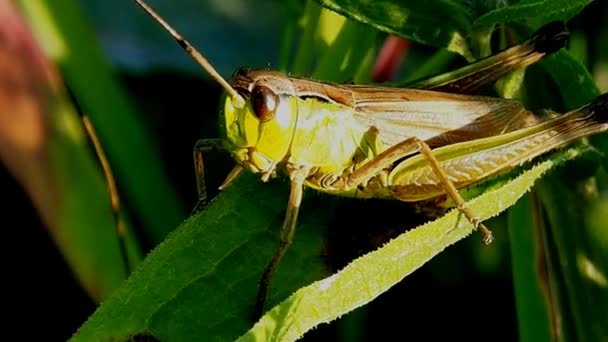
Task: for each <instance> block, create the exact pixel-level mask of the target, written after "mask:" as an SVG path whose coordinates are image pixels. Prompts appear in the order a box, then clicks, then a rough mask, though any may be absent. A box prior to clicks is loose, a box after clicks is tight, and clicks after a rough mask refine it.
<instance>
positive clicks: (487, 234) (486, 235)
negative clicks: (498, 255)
mask: <svg viewBox="0 0 608 342" xmlns="http://www.w3.org/2000/svg"><path fill="white" fill-rule="evenodd" d="M477 229H478V230H479V231H480V232H481V234H483V238H482V239H481V241H483V243H484V244H485V245H489V244H491V243H492V241H494V235H493V234H492V231H491V230H490V229H488V227H486V226H485V225H484V224H483V223H480V224H479V226H478V227H477Z"/></svg>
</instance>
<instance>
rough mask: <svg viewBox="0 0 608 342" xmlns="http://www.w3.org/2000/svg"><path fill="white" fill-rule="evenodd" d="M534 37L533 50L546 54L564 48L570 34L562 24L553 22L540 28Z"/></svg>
mask: <svg viewBox="0 0 608 342" xmlns="http://www.w3.org/2000/svg"><path fill="white" fill-rule="evenodd" d="M535 37H536V38H535V39H534V47H535V50H536V51H538V52H542V53H546V54H547V53H552V52H556V51H557V50H559V49H561V48H563V47H565V46H566V44H567V43H568V40H569V38H570V32H569V31H568V28H567V27H566V24H565V23H564V22H561V21H555V22H552V23H549V24H547V25H545V26H543V27H541V28H540V29H539V30H538V31H537V32H536V35H535Z"/></svg>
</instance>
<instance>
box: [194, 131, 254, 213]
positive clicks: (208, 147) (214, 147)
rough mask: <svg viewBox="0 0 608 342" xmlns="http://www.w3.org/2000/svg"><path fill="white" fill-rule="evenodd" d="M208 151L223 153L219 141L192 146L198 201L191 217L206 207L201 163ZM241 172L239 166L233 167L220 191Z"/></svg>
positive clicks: (212, 140) (202, 141)
mask: <svg viewBox="0 0 608 342" xmlns="http://www.w3.org/2000/svg"><path fill="white" fill-rule="evenodd" d="M210 151H225V148H224V145H223V144H222V140H221V139H202V140H198V141H197V142H196V145H195V146H194V172H195V173H196V189H197V191H198V201H197V202H196V205H195V206H194V208H193V209H192V215H194V214H196V213H197V212H199V211H201V210H202V209H203V208H205V206H207V186H206V182H205V164H204V162H203V154H205V153H208V152H210ZM242 171H243V167H242V166H240V165H237V166H235V167H234V168H233V169H232V171H230V173H229V174H228V176H227V177H226V180H224V182H223V183H222V185H220V186H219V189H220V190H224V189H225V188H226V187H227V186H228V185H230V183H232V181H233V180H235V179H236V178H237V177H238V176H239V175H240V174H241V172H242Z"/></svg>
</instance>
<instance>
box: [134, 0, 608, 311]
mask: <svg viewBox="0 0 608 342" xmlns="http://www.w3.org/2000/svg"><path fill="white" fill-rule="evenodd" d="M135 1H136V2H137V4H139V5H140V6H141V7H142V8H143V9H144V10H145V11H146V12H148V14H150V15H151V16H152V17H153V18H154V19H155V20H156V21H158V22H159V23H160V24H161V25H162V26H163V27H164V28H165V29H166V30H167V31H168V32H169V33H170V34H171V36H172V37H173V38H174V39H175V40H176V41H177V42H178V43H179V45H181V46H182V48H184V49H185V50H186V52H187V53H189V54H190V55H191V56H192V57H194V59H195V60H196V61H197V62H198V63H199V64H200V65H201V66H202V67H203V68H204V69H205V70H206V71H207V72H208V73H209V74H210V75H211V76H212V77H213V78H214V79H215V80H216V81H217V82H218V83H219V84H220V85H221V86H222V87H223V88H224V90H225V91H226V93H227V95H228V96H227V97H226V100H225V103H224V110H223V112H222V118H221V120H222V121H223V123H224V127H225V131H224V133H225V139H223V140H222V141H217V140H201V141H199V142H198V143H197V145H196V147H195V152H194V156H195V167H196V170H197V176H198V186H199V194H200V198H201V200H200V201H199V203H202V202H204V199H205V188H204V176H203V175H204V172H203V162H202V154H203V152H205V151H207V150H209V149H212V148H218V147H220V146H222V147H223V148H224V149H225V150H227V151H228V152H229V153H230V154H231V155H232V157H233V158H234V159H235V161H236V162H237V163H238V166H237V167H235V168H234V169H233V171H232V172H231V173H230V174H229V175H228V177H227V180H226V181H225V182H224V184H222V186H221V187H220V188H224V187H226V186H227V185H228V184H230V182H231V181H232V180H233V179H234V178H235V177H237V176H238V174H240V173H241V172H242V171H243V170H248V171H250V172H253V173H255V174H257V175H259V176H260V178H261V179H262V181H268V180H269V179H271V178H273V177H275V176H277V174H278V173H279V172H281V173H284V174H286V175H287V176H288V177H289V180H290V195H289V200H288V204H287V210H286V215H285V219H284V222H283V226H282V231H281V238H280V244H279V247H278V250H277V251H276V253H275V255H274V257H273V258H272V260H271V261H270V262H269V264H268V266H267V267H266V269H265V271H264V274H263V275H262V278H261V280H260V285H259V291H258V296H257V301H256V313H257V314H261V311H262V309H263V305H264V302H265V298H266V292H267V289H268V286H269V284H270V281H271V278H272V275H273V273H274V271H275V270H276V268H277V266H278V265H279V263H280V261H281V259H282V257H283V256H284V254H285V253H286V251H287V249H288V247H289V245H290V243H291V241H292V239H293V236H294V232H295V226H296V223H297V218H298V212H299V208H300V205H301V202H302V195H303V188H304V187H308V188H312V189H315V190H318V191H322V192H326V193H330V194H335V195H340V196H350V197H357V198H385V199H396V200H400V201H405V202H412V203H419V202H424V201H430V200H433V199H437V198H441V197H442V196H443V197H446V196H447V198H448V199H449V200H451V201H452V202H453V203H452V204H453V205H454V206H456V207H457V208H458V210H460V212H461V213H462V214H463V215H464V217H466V219H467V220H468V221H469V222H470V223H471V224H472V225H473V226H474V227H475V228H476V229H477V230H479V231H480V232H481V233H482V235H483V242H484V243H486V244H489V243H490V242H491V241H492V239H493V238H492V233H491V231H490V230H489V229H488V228H487V227H486V226H485V225H484V224H483V223H482V222H480V220H479V219H478V218H477V217H476V216H475V213H473V212H472V211H471V210H469V209H468V208H467V206H466V203H465V201H464V199H463V198H462V197H461V195H460V194H459V192H458V189H463V188H466V187H469V186H472V185H476V184H479V183H481V182H484V181H487V180H489V179H491V178H492V177H493V176H496V175H498V174H499V173H502V172H505V171H508V170H511V169H513V168H514V167H516V166H518V165H521V164H523V163H526V162H529V161H531V160H533V159H534V158H536V157H538V156H540V155H542V154H545V153H547V152H549V151H552V150H554V149H557V148H559V147H562V146H564V145H566V144H568V143H570V142H572V141H574V140H577V139H579V138H581V137H585V136H589V135H592V134H597V133H601V132H605V131H606V130H608V94H604V95H602V96H600V97H598V98H597V99H596V100H594V101H593V102H591V103H589V104H587V105H586V106H583V107H581V108H578V109H576V110H573V111H570V112H568V113H566V114H564V115H559V114H558V113H555V112H553V111H550V110H541V111H530V110H527V109H526V108H524V107H523V106H522V104H521V103H519V102H517V101H514V100H506V99H501V98H494V97H484V96H474V95H463V94H462V93H469V92H473V91H475V90H477V89H479V88H480V87H482V86H484V85H487V84H491V83H493V82H494V81H496V80H497V79H498V78H500V77H501V76H503V75H504V74H506V73H508V72H510V71H513V70H515V69H517V68H522V67H525V66H528V65H530V64H532V63H534V62H536V61H538V60H540V59H541V58H542V57H544V56H545V55H546V54H548V53H551V52H554V51H557V50H559V49H560V48H562V47H563V46H564V45H565V43H566V41H567V38H568V33H567V31H566V29H565V27H564V25H563V24H560V23H553V24H549V25H547V26H545V27H543V28H541V29H540V30H539V31H538V32H537V33H536V34H535V35H534V36H533V37H531V38H530V39H528V40H526V41H524V42H523V43H520V44H518V45H515V46H512V47H511V48H508V49H505V50H503V51H502V52H499V53H498V54H496V55H494V56H490V57H487V58H485V59H482V60H480V61H478V62H475V63H473V64H472V65H469V66H467V67H464V68H462V69H460V70H457V71H456V72H454V73H451V76H450V78H449V79H445V77H442V76H438V77H435V78H431V79H429V80H428V81H427V82H425V83H421V84H419V85H418V86H417V88H407V89H404V88H393V87H379V86H364V85H342V84H333V83H325V82H317V81H313V80H309V79H303V78H295V77H291V76H287V75H285V74H282V73H280V72H275V71H268V70H248V69H240V70H238V71H237V72H236V73H235V74H234V76H233V78H232V81H231V82H230V83H228V82H227V81H226V80H224V79H223V78H222V77H221V76H220V75H219V74H218V73H217V72H216V71H215V69H214V68H213V67H212V66H211V64H210V63H209V62H208V61H207V60H206V59H205V58H204V57H203V56H202V55H201V54H200V53H199V52H198V51H197V50H196V49H195V48H194V47H193V46H192V45H191V44H190V43H189V42H188V41H187V40H185V39H184V38H183V37H182V36H181V35H180V34H179V33H177V32H176V31H175V30H174V29H173V28H172V27H171V26H170V25H169V24H168V23H166V22H165V21H164V20H163V19H162V18H161V17H160V16H159V15H158V14H156V12H154V10H153V9H152V8H150V7H149V6H148V5H147V4H145V3H144V2H143V1H142V0H135ZM454 75H457V76H456V77H454ZM419 88H432V89H433V90H423V89H419ZM439 90H441V91H439ZM454 92H457V93H461V94H455V93H454Z"/></svg>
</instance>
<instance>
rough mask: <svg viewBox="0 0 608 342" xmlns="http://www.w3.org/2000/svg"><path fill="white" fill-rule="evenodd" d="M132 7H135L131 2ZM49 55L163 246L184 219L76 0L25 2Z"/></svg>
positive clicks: (127, 194) (122, 183)
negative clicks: (170, 233)
mask: <svg viewBox="0 0 608 342" xmlns="http://www.w3.org/2000/svg"><path fill="white" fill-rule="evenodd" d="M128 5H134V4H132V3H128ZM21 6H22V8H23V11H24V13H26V14H27V16H28V17H29V20H30V24H31V27H32V30H33V31H34V34H35V35H36V37H37V39H38V41H40V42H41V43H42V45H43V48H44V49H45V53H46V54H47V55H49V56H50V57H51V58H53V59H54V60H55V63H57V64H58V65H59V67H60V68H61V71H62V74H63V75H64V78H65V80H66V82H67V83H68V84H69V86H70V89H71V90H72V92H73V94H74V96H75V97H76V99H77V100H78V102H79V105H80V106H81V107H82V110H83V111H84V112H85V113H86V114H87V115H88V116H89V117H90V118H91V121H92V123H93V125H94V126H95V129H96V131H97V134H98V135H99V139H100V140H101V142H102V144H103V146H104V149H105V150H106V153H107V154H108V158H109V160H110V163H111V165H112V167H113V171H114V174H115V177H116V178H117V182H118V183H119V186H121V189H124V194H123V195H124V197H125V202H131V203H133V206H134V207H135V208H136V210H137V211H138V213H139V214H140V216H141V220H142V221H143V223H144V227H145V229H146V230H148V231H149V233H150V236H152V237H153V238H154V239H155V240H157V241H160V240H162V238H163V237H164V236H165V235H166V234H167V232H168V231H169V229H171V228H172V227H175V225H176V224H177V222H178V220H179V219H180V218H181V217H183V216H184V209H183V207H182V205H181V203H180V201H179V200H178V196H177V194H176V193H175V191H174V190H173V188H172V187H171V183H170V182H169V180H168V178H167V175H166V173H165V168H164V166H163V165H162V164H161V163H160V161H161V158H160V156H159V155H158V153H157V150H158V149H157V148H155V147H154V145H155V144H154V141H153V139H152V136H151V134H150V132H148V131H147V129H146V128H145V127H146V125H145V124H144V123H143V122H142V120H141V119H140V118H139V117H138V116H137V115H136V113H135V109H134V108H133V105H132V104H131V102H130V100H129V98H128V97H127V96H126V95H125V94H126V91H125V89H122V88H121V86H120V85H119V83H118V82H117V81H116V80H115V79H114V77H113V76H112V72H111V71H110V68H109V66H108V65H107V62H106V61H105V60H104V57H103V56H102V55H101V52H100V50H99V47H98V46H97V45H96V44H95V39H94V35H93V33H92V32H91V29H90V28H89V26H88V25H87V23H86V21H85V20H84V18H85V16H84V14H83V13H82V11H81V10H80V8H79V6H78V4H77V2H76V1H74V0H56V1H21Z"/></svg>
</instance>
